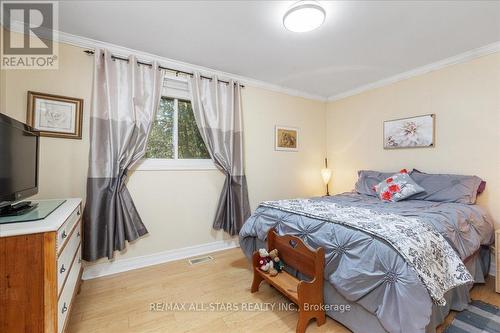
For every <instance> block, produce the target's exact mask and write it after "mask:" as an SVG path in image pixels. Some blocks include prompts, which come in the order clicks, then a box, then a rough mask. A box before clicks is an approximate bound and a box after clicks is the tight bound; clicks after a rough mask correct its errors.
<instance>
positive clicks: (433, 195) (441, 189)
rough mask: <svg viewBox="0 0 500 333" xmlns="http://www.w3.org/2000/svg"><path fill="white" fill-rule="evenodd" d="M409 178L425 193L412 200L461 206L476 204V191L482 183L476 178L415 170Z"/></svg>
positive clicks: (415, 196)
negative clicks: (452, 203)
mask: <svg viewBox="0 0 500 333" xmlns="http://www.w3.org/2000/svg"><path fill="white" fill-rule="evenodd" d="M411 178H413V180H414V181H415V182H416V183H417V184H418V185H420V186H422V187H423V188H424V189H425V192H422V193H419V194H415V195H414V196H412V197H411V199H412V200H413V199H414V200H428V201H438V202H456V203H462V204H474V203H476V197H477V191H478V189H479V186H480V185H481V182H482V179H481V178H479V177H477V176H462V175H447V174H428V173H423V172H420V171H418V170H415V169H414V170H413V171H412V172H411Z"/></svg>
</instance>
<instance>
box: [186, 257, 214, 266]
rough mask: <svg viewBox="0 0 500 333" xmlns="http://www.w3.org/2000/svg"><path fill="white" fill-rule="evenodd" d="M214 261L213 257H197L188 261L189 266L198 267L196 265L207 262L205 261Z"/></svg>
mask: <svg viewBox="0 0 500 333" xmlns="http://www.w3.org/2000/svg"><path fill="white" fill-rule="evenodd" d="M212 260H214V258H213V257H211V256H206V257H199V258H193V259H189V260H188V261H189V263H190V264H191V265H198V264H201V263H204V262H207V261H212Z"/></svg>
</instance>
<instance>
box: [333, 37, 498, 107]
mask: <svg viewBox="0 0 500 333" xmlns="http://www.w3.org/2000/svg"><path fill="white" fill-rule="evenodd" d="M499 51H500V41H499V42H495V43H492V44H488V45H485V46H482V47H478V48H476V49H472V50H469V51H466V52H464V53H460V54H458V55H455V56H452V57H449V58H446V59H443V60H440V61H437V62H433V63H431V64H428V65H425V66H422V67H418V68H415V69H412V70H409V71H406V72H403V73H400V74H397V75H394V76H391V77H388V78H385V79H382V80H379V81H375V82H372V83H369V84H366V85H362V86H360V87H357V88H354V89H351V90H348V91H346V92H343V93H340V94H336V95H333V96H330V97H328V99H327V101H328V102H333V101H338V100H340V99H343V98H346V97H350V96H353V95H357V94H360V93H362V92H365V91H368V90H372V89H376V88H380V87H384V86H387V85H389V84H392V83H396V82H399V81H403V80H407V79H409V78H412V77H415V76H419V75H423V74H426V73H430V72H433V71H436V70H438V69H442V68H445V67H448V66H451V65H456V64H460V63H463V62H467V61H470V60H473V59H475V58H479V57H482V56H485V55H488V54H492V53H495V52H499Z"/></svg>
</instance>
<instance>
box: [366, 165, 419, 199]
mask: <svg viewBox="0 0 500 333" xmlns="http://www.w3.org/2000/svg"><path fill="white" fill-rule="evenodd" d="M375 191H376V192H377V196H378V197H379V199H380V200H382V201H391V202H396V201H401V200H404V199H406V198H408V197H411V196H412V195H414V194H417V193H421V192H424V191H425V189H424V188H423V187H421V186H420V185H418V184H417V183H415V181H414V180H413V179H411V177H410V175H409V174H408V172H407V171H406V169H403V170H401V171H400V172H399V173H397V174H395V175H392V176H391V177H389V178H387V179H385V180H383V181H381V182H380V183H378V184H377V185H375Z"/></svg>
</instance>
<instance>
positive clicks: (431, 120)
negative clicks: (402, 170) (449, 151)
mask: <svg viewBox="0 0 500 333" xmlns="http://www.w3.org/2000/svg"><path fill="white" fill-rule="evenodd" d="M435 119H436V115H435V114H427V115H423V116H416V117H410V118H401V119H394V120H386V121H384V149H400V148H430V147H434V146H435Z"/></svg>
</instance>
